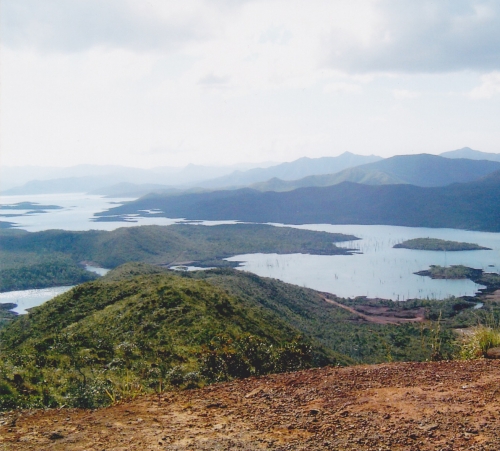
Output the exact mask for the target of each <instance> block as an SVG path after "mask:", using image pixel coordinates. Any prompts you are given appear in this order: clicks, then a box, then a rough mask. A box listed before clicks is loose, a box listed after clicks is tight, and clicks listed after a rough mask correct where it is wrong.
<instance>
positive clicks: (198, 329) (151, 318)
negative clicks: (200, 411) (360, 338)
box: [0, 266, 349, 408]
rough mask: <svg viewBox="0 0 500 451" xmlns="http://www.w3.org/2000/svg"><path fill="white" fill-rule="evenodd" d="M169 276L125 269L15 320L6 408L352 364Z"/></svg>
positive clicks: (0, 401)
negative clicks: (319, 366) (324, 365)
mask: <svg viewBox="0 0 500 451" xmlns="http://www.w3.org/2000/svg"><path fill="white" fill-rule="evenodd" d="M130 271H132V272H136V273H137V272H147V273H149V274H147V275H138V276H132V277H130V276H129V275H128V273H129V272H130ZM159 271H161V270H159V269H157V268H148V267H144V266H142V267H129V268H128V269H127V268H123V269H122V270H120V272H118V273H115V274H111V275H110V277H109V278H108V277H104V278H102V279H101V280H99V281H95V282H89V283H86V284H83V285H80V286H78V287H75V288H74V289H72V290H71V291H69V292H67V293H65V294H63V295H61V296H58V297H57V298H55V299H53V300H51V301H48V302H47V303H46V304H44V305H43V306H40V307H37V308H34V309H32V310H31V312H30V313H29V314H28V315H23V316H21V317H18V318H17V319H15V320H13V321H12V322H11V323H10V324H9V326H8V327H6V328H5V329H4V330H2V332H1V333H0V343H1V345H0V357H1V358H0V362H1V363H0V390H1V391H0V406H1V407H4V408H9V407H14V406H15V405H24V406H31V405H35V406H36V405H38V406H41V405H47V406H55V405H60V404H66V405H79V406H87V407H91V406H95V405H102V404H106V403H109V402H111V401H112V400H115V399H117V398H119V397H124V396H128V395H131V394H133V393H140V392H141V391H151V390H155V389H161V386H163V387H165V386H168V387H171V386H183V387H191V386H198V385H202V384H204V383H208V382H214V381H218V380H226V379H231V378H233V377H245V376H249V375H252V374H266V373H269V372H280V371H290V370H293V369H298V368H304V367H309V366H311V365H318V364H319V365H322V364H326V363H344V364H345V363H347V362H349V359H347V358H345V357H342V356H340V355H337V354H335V353H334V352H332V351H325V350H324V349H322V348H321V346H319V345H318V344H317V342H316V341H314V340H311V339H302V338H300V336H301V333H300V331H299V330H298V329H296V328H294V327H292V326H291V325H289V324H288V323H287V322H286V321H284V320H283V319H281V318H279V317H278V316H277V315H276V314H275V313H273V312H272V311H270V310H263V309H262V308H258V306H257V303H256V302H253V303H252V302H248V301H245V300H242V299H239V298H238V297H236V296H234V295H232V293H228V292H227V291H225V290H223V289H221V288H219V287H217V286H215V285H214V284H210V283H207V282H206V281H204V280H196V279H191V278H183V277H181V276H178V275H173V274H169V273H157V274H152V273H154V272H159Z"/></svg>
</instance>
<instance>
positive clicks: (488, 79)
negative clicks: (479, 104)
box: [469, 72, 500, 99]
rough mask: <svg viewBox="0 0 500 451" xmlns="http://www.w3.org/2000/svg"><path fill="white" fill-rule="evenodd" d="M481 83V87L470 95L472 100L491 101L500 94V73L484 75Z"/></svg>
mask: <svg viewBox="0 0 500 451" xmlns="http://www.w3.org/2000/svg"><path fill="white" fill-rule="evenodd" d="M481 81H482V83H481V85H480V86H478V87H476V88H474V89H473V90H472V91H471V92H470V93H469V97H470V98H471V99H490V98H492V97H493V96H495V95H498V94H500V72H492V73H490V74H486V75H483V76H482V77H481Z"/></svg>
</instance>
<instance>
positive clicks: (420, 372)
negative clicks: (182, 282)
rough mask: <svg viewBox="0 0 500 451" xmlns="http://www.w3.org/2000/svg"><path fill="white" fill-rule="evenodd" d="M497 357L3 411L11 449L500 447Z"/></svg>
mask: <svg viewBox="0 0 500 451" xmlns="http://www.w3.org/2000/svg"><path fill="white" fill-rule="evenodd" d="M499 372H500V365H499V363H498V361H488V360H477V361H470V362H427V363H398V364H384V365H377V366H357V367H351V368H322V369H314V370H308V371H301V372H294V373H287V374H279V375H272V376H265V377H261V378H249V379H244V380H238V381H232V382H229V383H224V384H217V385H212V386H210V387H205V388H204V389H201V390H189V391H184V392H178V393H164V394H162V395H161V396H157V395H156V396H147V397H144V396H141V397H139V398H137V399H135V400H133V401H131V402H126V403H120V404H118V405H115V406H112V407H108V408H106V409H99V410H75V409H50V410H38V411H31V412H11V413H7V414H4V415H3V416H0V436H1V437H2V438H3V442H0V443H2V444H4V446H6V449H9V450H12V451H21V450H22V451H28V450H30V451H35V450H40V449H52V450H65V451H76V450H82V449H127V450H131V451H137V450H145V449H151V450H160V449H172V450H178V451H186V450H193V449H196V450H200V451H203V450H206V451H208V450H210V451H212V450H222V449H230V450H261V449H262V450H266V449H269V450H270V449H273V450H276V451H285V450H304V451H316V450H321V449H329V450H349V451H351V450H396V451H402V450H408V449H419V450H422V451H438V450H460V449H463V450H476V451H492V450H497V449H499V447H500V428H499V424H500V414H499V411H500V402H499V399H498V392H497V391H498V384H497V382H498V374H499Z"/></svg>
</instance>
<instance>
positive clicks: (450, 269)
mask: <svg viewBox="0 0 500 451" xmlns="http://www.w3.org/2000/svg"><path fill="white" fill-rule="evenodd" d="M415 274H416V275H418V276H427V277H430V278H431V279H451V280H457V279H470V280H473V281H476V280H478V279H480V277H481V276H482V274H483V271H482V270H480V269H474V268H468V267H467V266H463V265H453V266H439V265H431V266H430V268H429V269H427V270H425V271H418V272H416V273H415Z"/></svg>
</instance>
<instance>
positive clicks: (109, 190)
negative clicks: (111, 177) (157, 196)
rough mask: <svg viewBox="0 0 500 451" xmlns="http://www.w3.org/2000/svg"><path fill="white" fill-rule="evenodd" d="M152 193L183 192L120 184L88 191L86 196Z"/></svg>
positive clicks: (153, 186) (135, 195) (148, 185)
mask: <svg viewBox="0 0 500 451" xmlns="http://www.w3.org/2000/svg"><path fill="white" fill-rule="evenodd" d="M153 192H162V193H165V194H167V193H181V192H183V190H180V189H176V188H172V187H170V186H168V185H160V184H157V183H141V184H137V183H128V182H122V183H117V184H116V185H111V186H104V187H101V188H97V189H95V190H93V191H89V192H88V194H96V195H100V196H106V197H135V198H137V197H141V196H145V195H146V194H149V193H153Z"/></svg>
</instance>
